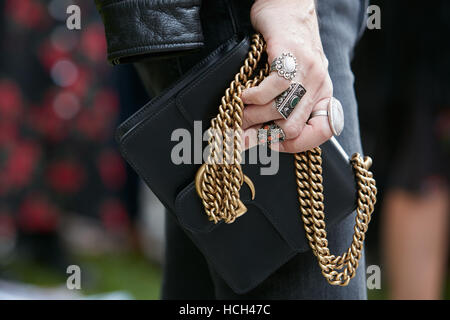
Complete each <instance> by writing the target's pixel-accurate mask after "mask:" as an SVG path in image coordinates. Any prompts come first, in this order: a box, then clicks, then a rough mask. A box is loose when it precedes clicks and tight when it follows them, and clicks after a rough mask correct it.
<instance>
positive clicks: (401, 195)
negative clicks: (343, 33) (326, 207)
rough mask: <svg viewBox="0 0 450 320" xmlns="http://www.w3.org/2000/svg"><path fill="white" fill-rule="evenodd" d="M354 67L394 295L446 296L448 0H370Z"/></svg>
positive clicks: (449, 115) (449, 94)
mask: <svg viewBox="0 0 450 320" xmlns="http://www.w3.org/2000/svg"><path fill="white" fill-rule="evenodd" d="M371 3H372V4H375V5H378V6H379V7H380V8H381V30H367V32H366V33H365V36H364V38H363V40H362V42H361V43H360V45H359V47H358V50H357V53H356V57H357V58H356V61H355V63H354V70H355V73H356V78H357V81H356V91H357V94H358V99H359V104H360V109H361V110H362V111H361V112H362V114H361V129H362V133H363V139H362V140H363V141H365V142H367V144H366V147H365V151H366V152H367V153H368V154H372V155H373V156H374V159H375V162H374V163H375V167H374V170H375V174H376V177H377V184H378V186H379V187H380V189H381V190H382V191H383V192H382V195H383V196H382V199H383V201H382V203H381V208H380V209H381V213H382V216H381V230H382V232H381V237H382V240H381V241H382V253H383V256H382V258H383V260H384V266H385V268H383V269H382V270H384V271H387V273H384V274H385V275H387V280H388V286H389V289H390V295H391V298H393V299H439V298H441V296H442V293H443V288H444V285H445V274H446V269H447V254H448V230H449V225H448V222H449V176H450V175H449V168H450V166H449V164H450V156H449V155H450V42H449V40H448V39H449V36H450V1H445V0H441V1H432V2H430V3H428V4H424V3H423V2H418V1H417V2H416V1H387V0H385V1H384V0H377V1H371Z"/></svg>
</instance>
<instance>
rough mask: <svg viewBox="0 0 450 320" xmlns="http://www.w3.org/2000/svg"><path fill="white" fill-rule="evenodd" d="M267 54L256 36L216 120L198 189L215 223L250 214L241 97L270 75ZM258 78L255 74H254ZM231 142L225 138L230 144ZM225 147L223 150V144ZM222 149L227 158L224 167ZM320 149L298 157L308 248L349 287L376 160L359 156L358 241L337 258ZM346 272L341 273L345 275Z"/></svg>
mask: <svg viewBox="0 0 450 320" xmlns="http://www.w3.org/2000/svg"><path fill="white" fill-rule="evenodd" d="M265 49H266V44H265V42H264V39H263V38H262V36H261V35H259V34H255V35H254V36H253V38H252V44H251V48H250V51H249V53H248V56H247V58H246V59H245V62H244V65H243V66H242V67H241V68H240V70H239V73H237V74H236V76H235V77H234V80H233V81H232V82H231V84H230V86H229V88H228V89H226V91H225V95H224V96H223V97H222V101H221V104H220V106H219V114H218V115H217V117H215V118H214V119H212V120H211V128H210V130H209V140H208V144H209V147H210V154H209V157H208V162H207V163H205V164H204V165H203V166H202V167H201V168H200V170H199V171H198V173H197V176H196V188H197V192H198V194H199V196H200V198H201V199H202V202H203V206H204V208H205V211H206V214H207V215H208V217H209V219H210V220H212V221H214V223H217V222H219V221H220V220H223V221H225V222H226V223H232V222H234V221H235V219H236V218H237V217H239V216H240V215H242V214H244V213H245V212H246V208H245V206H244V205H243V203H242V202H241V200H240V194H239V191H240V188H241V187H242V184H243V183H244V181H245V182H247V183H248V184H249V186H250V187H251V188H252V191H253V185H252V184H251V181H250V179H248V177H246V176H245V175H244V174H243V172H242V168H241V164H240V163H241V152H242V146H241V135H242V128H241V126H242V114H243V108H244V104H243V102H242V100H241V98H240V96H241V93H242V90H243V89H244V88H249V87H254V86H256V85H258V84H259V83H260V82H261V81H262V80H263V79H264V78H265V77H266V76H267V75H268V74H269V64H268V63H267V62H266V63H265V65H264V67H263V68H260V69H258V72H255V71H256V70H257V67H258V63H259V62H260V60H261V56H262V54H263V52H264V51H265ZM254 73H256V74H255V75H253V74H254ZM228 130H232V131H233V132H234V136H233V139H232V141H231V142H230V141H228V142H225V143H223V140H224V139H223V137H224V136H225V135H226V133H227V132H228ZM225 140H226V139H225ZM220 142H222V143H223V145H221V144H220ZM220 150H223V153H224V154H223V155H222V156H224V158H225V161H224V162H221V158H220ZM321 153H322V151H321V149H320V148H319V147H317V148H314V149H312V150H309V151H306V152H302V153H297V154H295V160H294V161H295V174H296V179H297V191H298V199H299V203H300V211H301V214H302V220H303V223H304V227H305V231H306V237H307V239H308V242H309V245H310V247H311V249H312V251H313V253H314V255H315V256H316V257H317V260H318V263H319V266H320V268H321V269H322V274H323V275H324V277H325V278H326V279H327V281H328V283H330V284H332V285H340V286H346V285H348V283H349V281H350V279H351V278H353V277H354V276H355V274H356V269H357V268H358V264H359V259H360V258H361V253H362V249H363V242H364V239H365V233H366V231H367V229H368V225H369V222H370V218H371V215H372V212H373V209H374V205H375V202H376V193H377V189H376V187H375V179H374V178H373V175H372V173H371V172H370V171H369V168H370V166H371V163H372V160H371V159H370V158H369V157H365V159H364V160H363V159H362V157H361V156H360V155H359V154H357V153H355V154H354V155H353V156H352V159H351V163H352V166H353V169H354V171H355V174H356V178H357V184H358V201H357V202H358V204H357V209H356V218H355V221H356V223H355V227H354V234H353V240H352V243H351V245H350V247H349V248H348V250H347V251H346V252H345V253H344V254H343V255H341V256H334V255H332V254H331V253H330V250H329V249H328V241H327V233H326V231H325V214H324V204H323V199H324V196H323V184H322V181H323V180H322V156H321ZM341 270H342V271H341Z"/></svg>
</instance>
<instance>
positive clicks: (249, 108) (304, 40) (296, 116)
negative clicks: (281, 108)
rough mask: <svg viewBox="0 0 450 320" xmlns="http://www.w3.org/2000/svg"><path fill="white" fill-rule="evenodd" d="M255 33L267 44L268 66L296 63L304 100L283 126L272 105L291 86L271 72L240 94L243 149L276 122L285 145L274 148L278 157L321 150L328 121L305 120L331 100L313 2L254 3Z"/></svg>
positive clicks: (279, 0) (327, 133)
mask: <svg viewBox="0 0 450 320" xmlns="http://www.w3.org/2000/svg"><path fill="white" fill-rule="evenodd" d="M250 17H251V22H252V24H253V27H254V28H255V30H257V31H258V32H260V33H261V34H262V35H263V37H264V39H265V40H266V42H267V55H268V60H269V63H271V62H272V61H273V60H274V59H275V58H277V57H278V56H280V55H281V54H282V53H287V52H290V53H292V54H293V55H294V56H295V57H296V58H297V64H298V65H297V75H296V77H295V78H294V79H293V80H292V81H296V82H300V83H301V84H302V85H303V86H304V87H305V88H306V94H305V95H304V96H303V98H302V99H301V101H300V102H299V103H298V105H297V106H296V107H295V109H294V111H293V112H292V113H291V114H290V116H289V117H288V119H287V120H284V119H283V118H282V116H281V115H280V114H279V113H278V111H277V110H276V109H275V107H274V99H275V97H276V96H278V95H279V94H281V93H282V92H283V91H285V90H286V89H288V87H289V84H290V82H291V81H289V80H286V79H284V78H282V77H280V76H279V75H278V74H277V73H276V72H271V73H270V75H269V76H268V77H267V78H266V79H264V81H262V82H261V83H260V84H259V85H258V86H257V87H254V88H249V89H246V90H244V92H243V93H242V100H243V102H244V103H245V104H246V107H245V108H244V118H243V129H244V130H245V131H244V139H245V146H246V148H249V147H252V146H253V145H256V143H257V131H258V129H260V128H261V127H262V125H263V123H265V122H267V121H271V120H275V123H276V124H278V125H279V126H280V127H281V128H282V129H283V131H284V132H285V134H286V140H285V141H284V142H281V143H276V144H272V147H274V148H275V149H277V150H279V151H280V152H290V153H297V152H302V151H305V150H309V149H311V148H314V147H316V146H319V145H320V144H322V143H323V142H325V141H327V140H328V139H329V138H331V136H332V132H331V128H330V126H329V123H328V119H327V117H323V116H319V117H314V118H311V119H310V120H309V121H308V119H309V117H310V115H311V112H312V111H316V110H326V109H327V105H328V102H329V98H330V97H332V96H333V84H332V82H331V79H330V76H329V74H328V60H327V58H326V57H325V54H324V52H323V47H322V42H321V40H320V34H319V27H318V22H317V16H316V8H315V4H314V0H256V1H255V3H254V4H253V7H252V9H251V13H250Z"/></svg>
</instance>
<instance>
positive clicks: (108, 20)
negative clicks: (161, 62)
mask: <svg viewBox="0 0 450 320" xmlns="http://www.w3.org/2000/svg"><path fill="white" fill-rule="evenodd" d="M95 2H96V5H97V8H98V11H99V12H100V14H101V16H102V20H103V23H104V25H105V33H106V40H107V44H108V60H109V61H110V62H111V63H113V64H119V63H123V62H131V61H134V60H136V58H138V57H139V58H142V56H155V55H158V53H164V55H165V56H167V54H168V53H177V52H184V51H187V50H192V49H197V48H200V47H202V46H203V34H202V28H201V21H200V4H201V0H95Z"/></svg>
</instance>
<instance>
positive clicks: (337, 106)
mask: <svg viewBox="0 0 450 320" xmlns="http://www.w3.org/2000/svg"><path fill="white" fill-rule="evenodd" d="M318 116H326V117H328V123H329V124H330V129H331V132H333V135H335V136H338V135H340V134H341V133H342V130H343V129H344V110H343V109H342V104H341V102H340V101H339V100H338V99H336V98H334V97H331V98H330V101H329V102H328V108H327V110H318V111H314V112H312V113H311V115H310V116H309V118H310V119H311V118H313V117H318Z"/></svg>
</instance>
